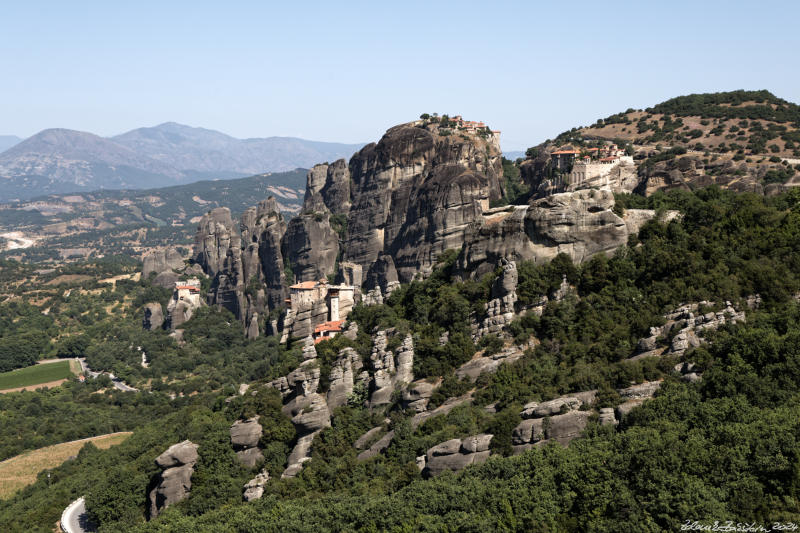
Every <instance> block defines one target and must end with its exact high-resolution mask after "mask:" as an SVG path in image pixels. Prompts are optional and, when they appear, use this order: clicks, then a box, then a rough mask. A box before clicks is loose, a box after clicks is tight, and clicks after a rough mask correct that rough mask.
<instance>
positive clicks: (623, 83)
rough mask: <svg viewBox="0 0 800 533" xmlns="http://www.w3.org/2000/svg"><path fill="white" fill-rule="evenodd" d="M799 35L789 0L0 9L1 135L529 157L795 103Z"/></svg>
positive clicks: (29, 4) (799, 88)
mask: <svg viewBox="0 0 800 533" xmlns="http://www.w3.org/2000/svg"><path fill="white" fill-rule="evenodd" d="M123 4H124V5H123ZM167 4H168V5H167ZM798 20H800V2H797V1H794V0H786V1H783V2H776V1H760V2H755V1H752V0H751V1H748V2H736V1H726V2H714V1H708V2H704V1H700V0H695V1H692V2H681V1H661V2H647V1H644V0H641V1H632V2H609V1H607V2H603V1H595V2H580V1H573V2H552V1H548V2H537V1H533V0H529V1H521V2H500V1H495V2H491V1H486V0H484V1H481V2H469V1H460V2H437V1H435V0H427V1H423V2H416V1H402V2H380V1H375V0H372V1H369V2H335V1H327V2H311V1H305V2H286V1H284V2H281V3H273V2H264V1H262V2H243V1H242V2H236V1H230V2H220V1H216V2H203V1H197V0H195V1H192V2H167V1H161V2H150V1H138V2H114V1H108V0H105V1H102V2H88V1H84V2H82V1H79V0H75V1H71V2H64V1H51V2H44V1H36V0H28V1H25V2H21V1H16V2H13V3H12V2H9V1H3V2H2V3H1V4H0V110H1V113H0V134H16V135H19V136H28V135H31V134H33V133H35V132H37V131H39V130H41V129H44V128H48V127H65V128H72V129H79V130H84V131H92V132H95V133H98V134H101V135H113V134H116V133H121V132H123V131H127V130H129V129H132V128H135V127H139V126H151V125H155V124H158V123H161V122H165V121H176V122H181V123H185V124H189V125H193V126H203V127H208V128H212V129H217V130H220V131H223V132H225V133H228V134H231V135H234V136H236V137H264V136H271V135H291V136H298V137H305V138H309V139H315V140H326V141H340V142H359V141H371V140H377V138H379V136H380V135H381V134H382V133H383V131H385V130H386V129H387V128H388V127H390V126H392V125H394V124H397V123H400V122H405V121H408V120H411V119H414V118H416V117H417V116H419V114H420V113H423V112H434V111H435V112H439V113H449V114H461V115H464V117H465V118H469V119H476V120H484V121H486V122H487V123H488V124H489V125H490V126H491V127H493V128H495V129H500V130H502V131H503V135H502V137H501V138H502V142H503V148H504V149H506V150H515V149H523V148H524V147H527V146H531V145H533V144H537V143H539V142H541V141H543V140H544V139H546V138H548V137H553V136H554V135H556V134H558V133H559V132H561V131H563V130H565V129H569V128H570V127H573V126H578V125H583V124H587V123H591V122H594V121H595V120H596V119H597V118H600V117H605V116H608V115H610V114H612V113H615V112H618V111H623V110H625V109H626V108H628V107H634V108H639V107H646V106H649V105H652V104H655V103H658V102H660V101H662V100H665V99H667V98H670V97H672V96H676V95H679V94H688V93H692V92H707V91H719V90H731V89H739V88H746V89H762V88H765V89H769V90H770V91H772V92H774V93H775V94H777V95H778V96H780V97H782V98H785V99H787V100H790V101H794V102H800V61H799V60H798V52H800V37H799V35H800V32H798V30H797V24H798Z"/></svg>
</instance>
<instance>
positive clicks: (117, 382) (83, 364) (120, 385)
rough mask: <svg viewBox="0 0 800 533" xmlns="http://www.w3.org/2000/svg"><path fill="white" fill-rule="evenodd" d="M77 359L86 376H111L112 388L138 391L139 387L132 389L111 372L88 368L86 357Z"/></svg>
mask: <svg viewBox="0 0 800 533" xmlns="http://www.w3.org/2000/svg"><path fill="white" fill-rule="evenodd" d="M78 361H79V362H80V363H81V370H83V372H84V374H86V375H87V376H90V377H92V378H96V377H97V376H99V375H100V374H105V375H107V376H108V377H109V378H111V383H112V384H113V385H114V388H116V389H119V390H121V391H123V392H138V391H139V389H134V388H133V387H131V386H130V385H128V384H127V383H125V382H124V381H122V380H121V379H120V378H118V377H117V376H115V375H114V374H112V373H111V372H95V371H94V370H92V369H91V368H89V366H88V365H87V364H86V359H85V358H83V357H81V358H79V359H78Z"/></svg>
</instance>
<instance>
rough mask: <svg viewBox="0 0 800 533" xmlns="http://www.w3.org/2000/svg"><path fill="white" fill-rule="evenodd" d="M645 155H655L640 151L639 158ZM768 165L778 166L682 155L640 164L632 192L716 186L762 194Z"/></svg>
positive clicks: (640, 192) (646, 194) (647, 192)
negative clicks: (753, 164) (636, 181)
mask: <svg viewBox="0 0 800 533" xmlns="http://www.w3.org/2000/svg"><path fill="white" fill-rule="evenodd" d="M649 155H655V152H652V153H648V154H642V157H644V156H649ZM771 168H780V165H777V166H774V165H768V164H761V165H756V166H752V165H748V164H747V163H746V162H745V161H741V162H736V161H733V160H731V159H717V160H715V161H708V160H704V159H703V158H700V157H697V156H693V155H686V156H683V157H676V158H673V159H668V160H666V161H659V162H656V163H654V164H650V165H640V166H639V172H638V174H639V175H638V184H637V185H636V187H635V192H636V193H638V194H643V195H645V196H650V195H651V194H653V193H655V192H657V191H669V190H672V189H685V190H694V189H697V188H700V187H709V186H711V185H717V186H720V187H722V188H727V189H732V190H735V191H738V192H754V193H757V194H763V193H764V187H763V185H762V184H761V181H762V180H763V178H764V176H765V175H766V173H767V172H768V171H769V170H770V169H771Z"/></svg>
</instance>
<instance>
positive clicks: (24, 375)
mask: <svg viewBox="0 0 800 533" xmlns="http://www.w3.org/2000/svg"><path fill="white" fill-rule="evenodd" d="M71 363H72V361H56V362H55V363H46V364H41V365H34V366H29V367H26V368H20V369H17V370H12V371H11V372H4V373H2V374H0V391H3V390H6V389H15V388H19V387H29V386H31V385H38V384H41V383H50V382H52V381H58V380H61V379H67V378H69V377H70V376H71V375H72V374H73V370H72V365H71Z"/></svg>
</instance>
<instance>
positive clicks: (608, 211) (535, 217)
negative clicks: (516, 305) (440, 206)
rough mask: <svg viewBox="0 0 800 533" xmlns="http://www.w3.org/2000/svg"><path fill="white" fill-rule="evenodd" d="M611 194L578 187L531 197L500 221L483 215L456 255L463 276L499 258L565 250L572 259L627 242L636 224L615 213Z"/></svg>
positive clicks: (536, 257) (545, 256)
mask: <svg viewBox="0 0 800 533" xmlns="http://www.w3.org/2000/svg"><path fill="white" fill-rule="evenodd" d="M613 207H614V195H613V193H612V192H611V191H606V190H579V191H575V192H566V193H560V194H554V195H552V196H547V197H546V198H540V199H536V200H532V201H531V202H530V204H529V205H528V206H519V207H516V208H515V210H514V211H513V212H512V213H511V214H509V215H508V216H505V217H504V218H503V219H502V220H500V221H499V222H494V221H491V220H482V221H481V222H479V223H478V224H475V225H474V226H473V227H471V229H470V232H469V233H468V234H467V235H466V237H465V241H466V242H465V243H464V247H463V248H462V251H461V254H460V255H459V258H458V261H457V271H458V272H461V273H462V275H463V276H473V277H477V276H482V275H483V274H485V273H486V272H489V271H490V270H493V269H494V265H497V264H499V263H500V261H501V259H506V260H509V261H516V262H519V261H526V260H531V261H534V262H536V263H543V262H547V261H550V260H551V259H553V258H554V257H555V256H556V255H558V254H559V253H565V254H567V255H568V256H570V257H571V258H572V260H573V261H575V262H582V261H585V260H587V259H589V258H590V257H592V256H593V255H595V254H597V253H600V252H606V253H610V252H612V251H614V250H615V249H616V248H618V247H620V246H622V245H625V244H627V242H628V236H629V235H630V234H631V233H632V232H633V230H636V231H638V227H635V226H636V225H637V224H640V223H643V221H644V218H645V217H639V218H637V222H636V224H633V223H631V224H630V225H629V224H626V221H625V220H623V219H622V218H620V217H619V216H617V215H616V214H615V213H614V212H613V211H612V208H613Z"/></svg>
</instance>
